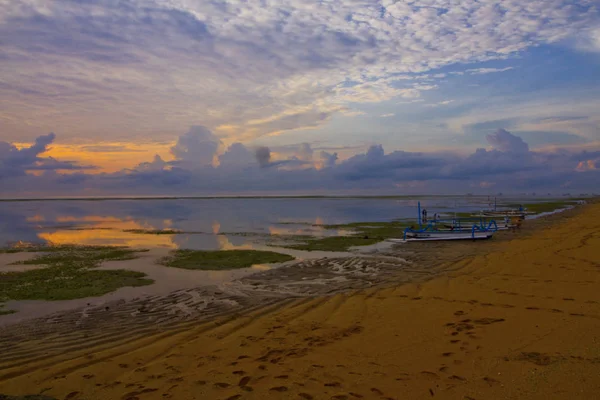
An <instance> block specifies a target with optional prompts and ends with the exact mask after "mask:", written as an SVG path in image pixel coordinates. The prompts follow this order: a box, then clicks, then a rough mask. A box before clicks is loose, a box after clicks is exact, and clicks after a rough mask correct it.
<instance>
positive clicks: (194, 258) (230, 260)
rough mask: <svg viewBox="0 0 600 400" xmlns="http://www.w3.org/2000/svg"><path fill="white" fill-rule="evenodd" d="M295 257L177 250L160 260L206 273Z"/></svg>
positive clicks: (228, 251)
mask: <svg viewBox="0 0 600 400" xmlns="http://www.w3.org/2000/svg"><path fill="white" fill-rule="evenodd" d="M293 259H294V257H292V256H289V255H287V254H281V253H275V252H273V251H260V250H215V251H203V250H175V251H173V252H172V253H171V255H169V256H167V257H163V258H162V259H160V260H159V264H162V265H166V266H167V267H175V268H183V269H197V270H204V271H215V270H228V269H239V268H248V267H251V266H252V265H255V264H270V263H280V262H286V261H291V260H293Z"/></svg>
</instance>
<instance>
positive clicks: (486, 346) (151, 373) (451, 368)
mask: <svg viewBox="0 0 600 400" xmlns="http://www.w3.org/2000/svg"><path fill="white" fill-rule="evenodd" d="M420 245H422V244H420ZM438 248H439V247H438ZM489 249H490V251H489V252H487V254H476V255H475V256H472V257H469V258H468V259H464V260H462V261H460V262H459V263H458V264H454V265H453V266H452V268H449V269H448V270H447V271H448V272H447V273H445V274H442V275H441V276H438V277H436V278H434V279H432V280H430V281H427V282H424V283H414V284H405V285H401V286H397V287H392V288H385V289H377V290H370V291H361V292H356V293H352V294H339V295H336V296H333V297H326V298H316V299H309V300H295V301H294V302H292V303H286V304H284V303H277V304H274V305H271V306H270V307H268V308H266V309H261V310H259V311H255V312H254V313H251V314H246V315H243V316H239V317H238V318H234V319H230V320H229V322H226V323H219V321H212V322H208V323H203V324H202V325H200V324H190V325H189V326H188V327H186V328H185V329H183V328H180V329H179V330H173V331H168V332H163V333H160V334H156V335H154V336H147V337H143V338H138V339H135V340H128V339H127V332H123V333H122V337H109V338H107V340H106V341H105V342H104V343H103V344H102V347H92V348H89V347H88V348H82V349H77V348H73V349H65V351H64V353H63V354H61V355H52V356H51V357H49V358H45V357H44V356H43V353H44V350H43V349H44V345H45V343H44V341H39V340H38V341H33V342H32V343H30V344H27V346H30V348H31V349H36V350H37V351H39V352H40V357H39V358H38V359H37V360H33V361H32V360H31V359H29V361H28V362H27V363H24V364H21V365H19V363H18V362H15V360H14V359H13V360H11V361H10V365H12V367H11V368H6V366H7V365H8V364H9V363H6V362H3V361H1V359H0V393H3V394H11V395H17V394H33V393H40V392H43V393H44V394H45V395H48V396H51V397H54V398H57V399H123V400H126V399H129V400H134V399H142V400H146V399H148V400H150V399H168V398H170V399H230V400H232V399H265V398H269V399H271V398H272V399H360V398H363V399H431V398H433V399H476V400H481V399H544V400H547V399H600V275H599V272H600V204H591V205H588V206H585V207H584V208H583V209H582V211H581V212H577V213H573V216H572V217H569V218H562V219H561V221H560V222H559V223H556V224H554V225H552V226H546V227H542V228H540V229H539V230H538V231H537V232H536V233H535V234H533V235H519V238H517V239H513V240H508V241H504V242H501V243H494V244H493V245H492V246H489ZM221 322H222V321H221ZM3 367H4V368H3Z"/></svg>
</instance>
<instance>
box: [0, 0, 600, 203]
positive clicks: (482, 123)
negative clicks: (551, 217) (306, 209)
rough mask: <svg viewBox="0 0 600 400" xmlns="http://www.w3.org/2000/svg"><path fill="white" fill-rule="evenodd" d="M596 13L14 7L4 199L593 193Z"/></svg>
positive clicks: (2, 52)
mask: <svg viewBox="0 0 600 400" xmlns="http://www.w3.org/2000/svg"><path fill="white" fill-rule="evenodd" d="M598 110H600V5H599V4H598V2H597V1H596V0H578V1H575V0H528V1H522V0H502V1H498V0H496V1H490V0H413V1H410V0H405V1H393V0H345V1H342V0H321V1H306V0H252V1H247V0H220V1H217V0H214V1H213V0H121V1H115V0H96V1H90V0H52V1H48V0H19V1H13V0H0V197H19V196H36V197H37V196H88V195H89V196H97V195H221V194H223V195H227V194H238V195H239V194H253V195H254V194H263V193H264V194H355V193H356V194H399V195H401V194H415V193H423V194H430V193H465V192H470V193H482V194H489V193H497V192H505V193H513V192H514V193H517V192H519V193H522V192H531V191H538V192H551V193H566V192H577V193H579V192H593V191H594V190H595V191H596V192H598V182H600V115H599V111H598Z"/></svg>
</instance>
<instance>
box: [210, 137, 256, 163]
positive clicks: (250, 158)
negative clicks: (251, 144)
mask: <svg viewBox="0 0 600 400" xmlns="http://www.w3.org/2000/svg"><path fill="white" fill-rule="evenodd" d="M256 164H257V160H256V158H255V156H254V155H253V154H252V152H251V151H250V150H248V148H246V146H244V145H243V144H242V143H233V144H232V145H231V146H229V148H228V149H227V151H225V153H223V154H221V155H220V156H219V166H220V167H221V168H246V167H249V166H252V165H256Z"/></svg>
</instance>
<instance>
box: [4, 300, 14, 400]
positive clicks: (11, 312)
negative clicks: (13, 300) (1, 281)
mask: <svg viewBox="0 0 600 400" xmlns="http://www.w3.org/2000/svg"><path fill="white" fill-rule="evenodd" d="M3 307H4V306H3V305H2V304H0V316H1V315H9V314H14V313H16V311H15V310H3V309H2V308H3ZM0 400H2V397H0Z"/></svg>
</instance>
